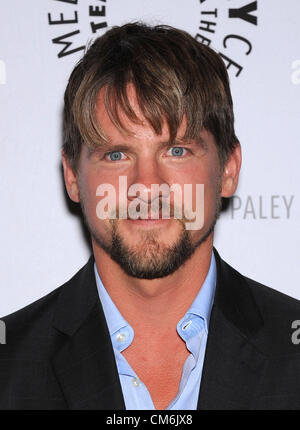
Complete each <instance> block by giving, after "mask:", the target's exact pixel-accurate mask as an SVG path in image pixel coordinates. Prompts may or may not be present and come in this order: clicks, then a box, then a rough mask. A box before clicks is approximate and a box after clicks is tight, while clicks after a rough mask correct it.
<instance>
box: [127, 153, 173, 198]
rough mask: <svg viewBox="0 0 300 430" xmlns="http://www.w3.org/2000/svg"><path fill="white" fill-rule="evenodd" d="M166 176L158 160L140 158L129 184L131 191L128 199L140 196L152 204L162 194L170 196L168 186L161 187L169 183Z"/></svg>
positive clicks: (162, 195)
mask: <svg viewBox="0 0 300 430" xmlns="http://www.w3.org/2000/svg"><path fill="white" fill-rule="evenodd" d="M164 176H165V175H164V173H163V169H162V167H161V166H160V165H159V162H158V161H157V160H149V159H143V160H139V161H138V162H137V163H136V166H135V172H134V175H133V178H132V181H131V183H130V184H128V186H129V188H128V191H129V192H130V191H131V192H130V195H128V199H129V200H131V199H134V198H138V199H139V200H141V201H142V202H144V203H148V204H150V203H151V202H152V201H153V200H155V199H157V198H159V197H160V196H161V197H163V198H165V197H168V195H169V191H168V189H167V188H168V187H161V189H159V187H160V186H161V185H162V184H167V182H166V178H165V177H164ZM167 185H168V184H167ZM136 191H138V193H137V192H136Z"/></svg>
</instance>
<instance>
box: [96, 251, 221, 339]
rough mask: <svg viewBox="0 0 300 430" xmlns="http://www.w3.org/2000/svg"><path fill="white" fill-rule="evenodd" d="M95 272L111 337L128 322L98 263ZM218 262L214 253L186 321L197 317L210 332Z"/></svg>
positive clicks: (187, 313) (186, 315)
mask: <svg viewBox="0 0 300 430" xmlns="http://www.w3.org/2000/svg"><path fill="white" fill-rule="evenodd" d="M94 272H95V278H96V284H97V288H98V293H99V298H100V301H101V303H102V307H103V311H104V315H105V318H106V322H107V326H108V330H109V334H110V336H112V335H113V334H115V333H116V332H117V331H119V330H120V329H121V328H124V327H126V326H128V325H129V324H128V322H127V321H126V320H125V319H124V317H123V316H122V314H121V313H120V311H119V310H118V308H117V306H116V305H115V303H114V302H113V301H112V299H111V297H110V296H109V294H108V292H107V291H106V288H105V287H104V285H103V283H102V280H101V278H100V275H99V273H98V270H97V267H96V263H94ZM216 273H217V271H216V261H215V256H214V253H213V252H212V255H211V262H210V267H209V270H208V273H207V275H206V278H205V280H204V282H203V284H202V286H201V288H200V290H199V292H198V294H197V296H196V298H195V300H194V301H193V303H192V304H191V306H190V308H189V309H188V311H187V312H186V314H185V316H184V319H185V318H186V317H188V315H189V314H192V315H197V316H199V317H201V318H203V320H204V325H205V330H206V332H208V325H209V319H210V314H211V309H212V305H213V300H214V295H215V288H216Z"/></svg>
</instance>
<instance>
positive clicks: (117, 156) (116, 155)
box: [107, 151, 123, 161]
mask: <svg viewBox="0 0 300 430" xmlns="http://www.w3.org/2000/svg"><path fill="white" fill-rule="evenodd" d="M122 154H123V152H121V151H112V152H109V153H108V154H107V155H108V156H109V159H110V161H119V160H121V159H122Z"/></svg>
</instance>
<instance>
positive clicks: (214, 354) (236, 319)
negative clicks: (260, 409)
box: [198, 250, 266, 409]
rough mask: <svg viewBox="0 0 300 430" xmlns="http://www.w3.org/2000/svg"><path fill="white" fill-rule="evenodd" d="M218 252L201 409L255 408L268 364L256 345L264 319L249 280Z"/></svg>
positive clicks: (200, 398) (201, 390)
mask: <svg viewBox="0 0 300 430" xmlns="http://www.w3.org/2000/svg"><path fill="white" fill-rule="evenodd" d="M214 252H215V257H216V263H217V286H216V294H215V301H214V305H213V308H212V313H211V318H210V325H209V334H208V340H207V347H206V354H205V360H204V366H203V373H202V381H201V386H200V393H199V401H198V408H199V409H249V408H250V409H251V408H253V407H254V405H255V397H256V395H257V392H258V389H259V385H260V380H261V378H262V375H263V370H264V368H265V365H266V358H265V357H264V356H263V355H262V354H261V353H260V352H259V351H258V350H257V349H256V348H255V347H254V346H253V344H252V341H253V339H254V337H255V334H256V333H257V332H258V331H259V330H260V329H261V327H262V325H263V319H262V316H261V314H260V312H259V310H258V307H257V305H256V303H255V301H254V298H253V296H252V293H251V291H250V288H249V286H248V284H247V282H246V280H245V278H244V277H243V276H242V275H240V274H239V273H238V272H236V271H235V270H234V269H232V268H231V267H230V266H228V265H227V264H226V263H225V262H224V261H222V260H221V258H220V257H219V255H218V253H217V252H216V250H214Z"/></svg>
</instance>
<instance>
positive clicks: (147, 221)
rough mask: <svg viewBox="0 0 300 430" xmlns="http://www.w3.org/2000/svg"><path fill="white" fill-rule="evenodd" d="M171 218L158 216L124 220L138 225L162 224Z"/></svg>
mask: <svg viewBox="0 0 300 430" xmlns="http://www.w3.org/2000/svg"><path fill="white" fill-rule="evenodd" d="M171 219H172V218H158V219H151V218H146V219H145V218H143V219H141V218H139V219H131V218H128V219H127V220H126V221H128V222H129V223H130V224H131V225H138V226H145V227H150V226H156V225H164V224H166V223H168V222H170V221H171Z"/></svg>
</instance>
